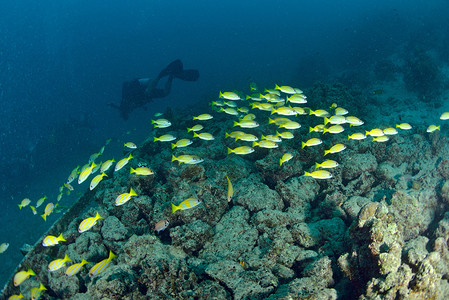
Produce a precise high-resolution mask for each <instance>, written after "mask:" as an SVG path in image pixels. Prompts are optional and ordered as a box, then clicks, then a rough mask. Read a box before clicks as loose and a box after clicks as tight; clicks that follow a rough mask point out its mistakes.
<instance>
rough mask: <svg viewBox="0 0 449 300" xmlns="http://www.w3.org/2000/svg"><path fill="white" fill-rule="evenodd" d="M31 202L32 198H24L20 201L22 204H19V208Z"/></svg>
mask: <svg viewBox="0 0 449 300" xmlns="http://www.w3.org/2000/svg"><path fill="white" fill-rule="evenodd" d="M30 203H31V200H30V199H28V198H25V199H23V200H22V202H20V204H19V209H22V207H25V206H27V205H28V204H30Z"/></svg>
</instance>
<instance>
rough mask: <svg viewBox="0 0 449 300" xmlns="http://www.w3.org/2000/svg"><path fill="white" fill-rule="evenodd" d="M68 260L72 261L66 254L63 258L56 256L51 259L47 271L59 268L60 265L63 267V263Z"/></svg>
mask: <svg viewBox="0 0 449 300" xmlns="http://www.w3.org/2000/svg"><path fill="white" fill-rule="evenodd" d="M68 261H72V260H71V259H70V258H69V257H68V256H67V254H65V256H64V258H58V259H55V260H53V261H51V262H50V263H49V264H48V271H50V272H54V271H56V270H59V269H61V268H62V267H65V263H66V262H68Z"/></svg>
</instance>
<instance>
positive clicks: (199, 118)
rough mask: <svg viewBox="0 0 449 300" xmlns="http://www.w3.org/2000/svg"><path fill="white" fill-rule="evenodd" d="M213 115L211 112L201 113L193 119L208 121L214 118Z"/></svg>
mask: <svg viewBox="0 0 449 300" xmlns="http://www.w3.org/2000/svg"><path fill="white" fill-rule="evenodd" d="M212 118H213V116H211V115H210V114H201V115H199V116H196V117H193V120H200V121H206V120H210V119H212Z"/></svg>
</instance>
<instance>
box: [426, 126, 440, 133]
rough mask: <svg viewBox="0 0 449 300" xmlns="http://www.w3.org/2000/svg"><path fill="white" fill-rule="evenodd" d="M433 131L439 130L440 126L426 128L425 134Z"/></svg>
mask: <svg viewBox="0 0 449 300" xmlns="http://www.w3.org/2000/svg"><path fill="white" fill-rule="evenodd" d="M435 130H440V126H439V125H438V126H436V125H430V126H429V127H427V130H426V132H428V133H431V132H434V131H435Z"/></svg>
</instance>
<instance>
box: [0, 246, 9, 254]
mask: <svg viewBox="0 0 449 300" xmlns="http://www.w3.org/2000/svg"><path fill="white" fill-rule="evenodd" d="M8 247H9V243H2V244H1V245H0V254H2V253H4V252H5V251H6V250H7V249H8Z"/></svg>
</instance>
